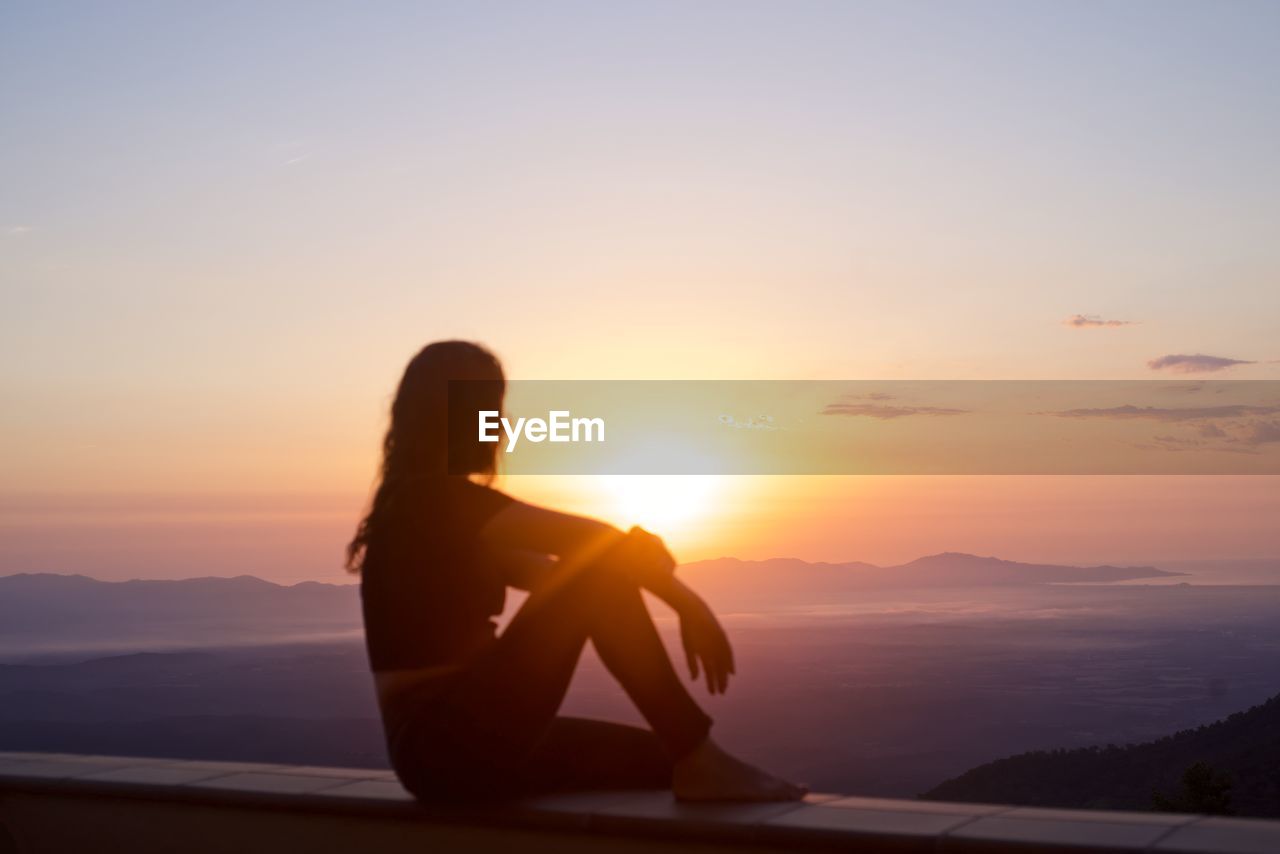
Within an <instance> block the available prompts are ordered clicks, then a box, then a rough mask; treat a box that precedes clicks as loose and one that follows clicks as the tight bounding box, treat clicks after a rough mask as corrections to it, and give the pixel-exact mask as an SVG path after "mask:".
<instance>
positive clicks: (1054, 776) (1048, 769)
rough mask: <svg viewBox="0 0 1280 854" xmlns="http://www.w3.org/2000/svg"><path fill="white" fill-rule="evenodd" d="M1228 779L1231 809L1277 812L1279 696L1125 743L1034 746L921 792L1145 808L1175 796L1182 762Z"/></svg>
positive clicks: (966, 797) (946, 797) (1279, 804)
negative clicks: (1160, 798)
mask: <svg viewBox="0 0 1280 854" xmlns="http://www.w3.org/2000/svg"><path fill="white" fill-rule="evenodd" d="M1196 763H1204V764H1205V765H1207V766H1209V768H1211V769H1213V771H1214V772H1215V776H1218V777H1219V778H1220V777H1222V776H1225V778H1226V779H1227V780H1229V781H1230V783H1231V788H1230V790H1229V799H1230V807H1231V810H1232V811H1233V812H1234V813H1235V814H1237V815H1246V816H1280V695H1277V696H1275V697H1272V698H1271V699H1270V700H1268V701H1267V702H1265V703H1263V704H1261V705H1259V706H1254V707H1253V708H1251V709H1249V710H1248V711H1246V712H1238V713H1236V714H1234V715H1231V716H1230V717H1228V718H1226V719H1225V720H1221V721H1218V722H1217V723H1213V724H1209V725H1208V726H1202V727H1197V728H1196V729H1188V730H1183V731H1182V732H1179V733H1175V734H1174V735H1171V736H1168V737H1166V738H1161V739H1158V740H1157V741H1152V742H1147V743H1145V744H1135V745H1131V746H1128V747H1116V746H1114V745H1109V746H1107V747H1088V748H1082V749H1077V750H1054V751H1036V752H1033V753H1023V754H1020V755H1018V756H1011V757H1009V758H1007V759H999V760H997V761H995V762H989V763H987V764H985V765H979V766H978V767H976V768H974V769H972V770H970V771H966V772H965V773H964V774H961V775H960V776H959V777H955V778H953V779H951V780H948V781H946V782H945V783H942V784H941V785H939V786H937V787H936V788H934V789H931V790H930V791H928V792H926V793H925V794H924V795H923V796H922V797H924V798H928V799H931V800H947V801H977V802H991V803H1012V804H1024V805H1028V806H1057V807H1088V808H1095V809H1151V808H1152V806H1153V801H1154V795H1153V793H1155V792H1160V793H1161V794H1162V795H1164V797H1165V799H1172V800H1174V801H1175V802H1176V801H1177V800H1178V798H1179V797H1180V793H1181V792H1182V791H1184V790H1183V787H1182V778H1183V775H1184V773H1185V772H1186V771H1187V769H1188V768H1190V767H1191V766H1193V765H1195V764H1196Z"/></svg>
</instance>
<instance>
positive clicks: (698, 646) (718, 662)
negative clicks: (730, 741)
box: [680, 588, 734, 694]
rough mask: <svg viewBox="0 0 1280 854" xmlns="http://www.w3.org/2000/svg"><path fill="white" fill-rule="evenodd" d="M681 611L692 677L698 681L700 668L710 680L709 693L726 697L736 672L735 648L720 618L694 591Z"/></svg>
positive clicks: (682, 640) (681, 622)
mask: <svg viewBox="0 0 1280 854" xmlns="http://www.w3.org/2000/svg"><path fill="white" fill-rule="evenodd" d="M685 590H686V591H688V598H687V601H686V602H685V603H684V604H683V605H682V607H681V609H680V640H681V642H682V643H683V644H684V655H685V660H686V661H688V663H689V678H690V679H693V680H694V681H695V682H696V681H697V679H698V665H699V663H701V665H702V672H703V674H704V675H705V676H706V678H707V690H708V691H710V692H711V693H712V694H723V693H724V692H725V691H726V690H727V689H728V687H729V676H730V674H732V673H733V672H734V669H733V647H731V646H730V645H729V637H728V636H727V635H726V634H725V633H724V628H723V627H722V626H721V625H720V621H719V620H717V619H716V615H715V614H714V613H713V612H712V611H711V608H710V607H709V606H708V605H707V603H706V602H704V601H702V599H701V598H699V597H698V596H697V595H696V594H695V593H694V592H693V591H692V590H688V588H685Z"/></svg>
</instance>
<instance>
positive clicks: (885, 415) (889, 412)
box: [821, 403, 969, 421]
mask: <svg viewBox="0 0 1280 854" xmlns="http://www.w3.org/2000/svg"><path fill="white" fill-rule="evenodd" d="M968 413H969V410H967V409H948V408H947V407H943V406H881V405H879V404H875V403H828V404H827V405H826V406H825V407H824V408H823V410H822V413H821V414H822V415H844V416H847V417H850V418H858V417H862V418H878V419H880V420H881V421H887V420H889V419H891V418H906V417H909V416H911V415H967V414H968Z"/></svg>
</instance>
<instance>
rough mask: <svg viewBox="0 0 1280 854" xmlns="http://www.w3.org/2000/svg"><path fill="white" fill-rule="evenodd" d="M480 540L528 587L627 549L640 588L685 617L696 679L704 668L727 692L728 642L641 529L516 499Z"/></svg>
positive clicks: (715, 687) (715, 689)
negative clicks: (624, 529) (626, 530)
mask: <svg viewBox="0 0 1280 854" xmlns="http://www.w3.org/2000/svg"><path fill="white" fill-rule="evenodd" d="M480 540H481V543H482V545H483V546H484V547H485V548H487V549H491V550H494V551H496V552H499V553H501V554H503V555H504V556H505V557H504V558H503V561H504V566H506V567H509V568H510V569H509V575H508V577H510V578H516V577H520V578H522V579H523V583H517V584H516V586H519V587H524V589H533V588H534V587H537V586H540V585H541V584H545V583H547V581H548V580H550V579H551V578H553V577H554V575H555V573H556V572H559V571H565V572H573V571H574V569H575V568H577V567H580V566H581V565H582V564H583V563H585V562H587V561H590V560H593V559H595V558H596V557H599V556H600V555H601V554H603V553H604V552H605V551H606V550H608V549H611V548H622V549H624V550H625V551H624V552H623V563H624V565H627V567H626V568H627V569H630V570H632V571H635V572H636V573H637V579H638V580H639V582H640V583H641V585H643V586H644V588H645V589H647V590H648V591H649V592H650V593H653V594H654V595H655V596H657V597H658V598H659V599H661V600H662V601H663V602H666V603H667V605H669V606H670V607H671V608H672V610H674V611H675V612H676V613H677V614H678V615H679V616H680V635H681V641H682V642H683V646H684V652H685V657H686V659H687V660H688V665H689V675H690V677H691V678H693V679H697V678H698V671H699V666H698V665H699V663H701V665H702V667H701V670H702V671H703V673H704V674H705V676H706V680H707V687H708V688H709V689H710V690H711V692H712V693H723V692H724V690H725V688H727V687H728V684H729V676H730V674H732V673H733V672H734V664H733V650H732V648H731V647H730V645H729V639H728V637H726V635H725V633H724V629H723V628H722V627H721V625H720V622H719V620H717V619H716V617H715V614H714V613H713V612H712V611H711V608H709V607H708V606H707V603H706V602H704V601H703V600H702V598H701V597H700V596H698V594H696V593H694V592H693V590H691V589H690V588H689V587H688V585H686V584H685V583H684V582H682V581H681V580H680V579H678V578H676V576H675V559H674V558H673V557H672V556H671V553H670V552H668V551H667V548H666V546H665V545H664V544H663V542H662V540H661V539H660V538H659V537H657V536H654V535H653V534H651V533H649V532H648V531H645V530H643V529H640V528H632V529H631V531H630V532H629V533H623V532H622V531H621V530H619V529H618V528H615V527H614V526H613V525H610V524H608V523H607V522H601V521H599V520H598V519H590V518H588V517H586V516H575V515H574V514H572V513H561V512H559V511H556V510H548V509H546V508H543V507H535V506H534V505H532V504H525V503H524V502H522V501H513V502H512V503H510V504H508V505H507V506H506V507H504V508H503V509H502V510H499V511H498V512H497V513H496V514H494V516H493V518H492V519H490V520H489V521H488V522H487V523H486V524H485V526H484V527H483V528H481V529H480ZM547 555H555V556H556V558H557V559H555V560H552V559H550V558H548V557H545V556H547ZM521 556H522V557H521ZM539 557H541V561H540V562H539V561H538V558H539ZM509 583H513V582H509Z"/></svg>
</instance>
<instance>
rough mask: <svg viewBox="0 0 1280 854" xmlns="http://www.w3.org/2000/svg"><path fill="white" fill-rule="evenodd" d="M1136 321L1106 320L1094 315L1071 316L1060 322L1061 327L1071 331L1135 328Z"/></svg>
mask: <svg viewBox="0 0 1280 854" xmlns="http://www.w3.org/2000/svg"><path fill="white" fill-rule="evenodd" d="M1137 323H1138V322H1137V321H1136V320H1106V319H1104V318H1102V317H1099V316H1098V315H1096V314H1073V315H1071V316H1070V317H1068V318H1067V319H1066V320H1064V321H1062V325H1063V326H1067V327H1070V328H1071V329H1107V328H1114V327H1116V326H1136V325H1137Z"/></svg>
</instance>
